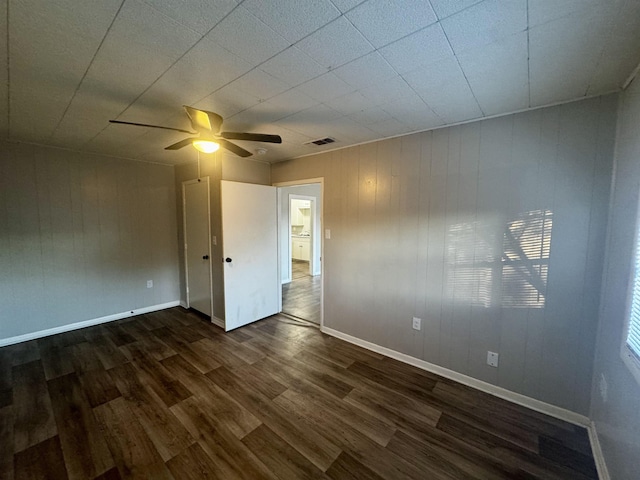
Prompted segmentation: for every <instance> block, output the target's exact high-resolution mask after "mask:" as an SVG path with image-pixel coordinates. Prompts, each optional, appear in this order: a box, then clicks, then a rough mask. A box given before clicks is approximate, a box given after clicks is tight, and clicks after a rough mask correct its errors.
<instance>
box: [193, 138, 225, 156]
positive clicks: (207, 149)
mask: <svg viewBox="0 0 640 480" xmlns="http://www.w3.org/2000/svg"><path fill="white" fill-rule="evenodd" d="M193 146H194V147H195V148H196V150H199V151H201V152H202V153H213V152H215V151H217V150H218V149H219V148H220V144H218V143H216V142H212V141H210V140H194V141H193Z"/></svg>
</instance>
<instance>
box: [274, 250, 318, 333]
mask: <svg viewBox="0 0 640 480" xmlns="http://www.w3.org/2000/svg"><path fill="white" fill-rule="evenodd" d="M291 278H292V280H291V283H287V284H284V285H283V286H282V311H283V312H284V313H286V314H288V315H293V316H294V317H298V318H302V319H304V320H307V321H309V322H313V323H317V324H320V286H321V282H322V280H321V278H322V277H321V276H320V275H316V276H315V277H312V276H311V275H309V262H305V261H301V260H293V262H292V265H291Z"/></svg>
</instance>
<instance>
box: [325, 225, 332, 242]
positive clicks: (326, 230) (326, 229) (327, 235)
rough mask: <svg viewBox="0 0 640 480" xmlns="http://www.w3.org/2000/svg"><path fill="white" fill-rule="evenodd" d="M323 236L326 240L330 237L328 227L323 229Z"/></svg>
mask: <svg viewBox="0 0 640 480" xmlns="http://www.w3.org/2000/svg"><path fill="white" fill-rule="evenodd" d="M324 238H326V239H327V240H329V239H330V238H331V230H329V229H328V228H325V229H324Z"/></svg>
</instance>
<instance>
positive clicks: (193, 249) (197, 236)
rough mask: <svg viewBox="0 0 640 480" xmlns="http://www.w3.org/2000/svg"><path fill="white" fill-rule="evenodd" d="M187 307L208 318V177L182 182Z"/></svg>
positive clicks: (209, 251)
mask: <svg viewBox="0 0 640 480" xmlns="http://www.w3.org/2000/svg"><path fill="white" fill-rule="evenodd" d="M182 205H183V212H184V256H185V265H186V272H185V273H186V279H187V306H188V307H190V308H193V309H195V310H198V311H199V312H202V313H204V314H205V315H209V316H210V317H211V314H212V311H213V307H212V303H213V295H212V289H211V236H210V235H211V234H210V232H211V228H210V226H209V225H210V222H211V215H210V213H209V212H210V208H209V177H204V178H199V179H197V180H189V181H186V182H182Z"/></svg>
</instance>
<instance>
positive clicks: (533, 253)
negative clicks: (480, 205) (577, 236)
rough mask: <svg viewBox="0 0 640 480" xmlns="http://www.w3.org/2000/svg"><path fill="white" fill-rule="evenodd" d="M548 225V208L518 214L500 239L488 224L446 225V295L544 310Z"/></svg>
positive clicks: (486, 304) (485, 303) (550, 220)
mask: <svg viewBox="0 0 640 480" xmlns="http://www.w3.org/2000/svg"><path fill="white" fill-rule="evenodd" d="M552 228H553V213H552V212H551V211H550V210H531V211H528V212H524V213H521V214H519V215H518V216H517V217H516V218H514V219H512V220H509V221H508V222H507V224H506V226H505V227H504V229H503V234H502V236H501V237H500V236H499V235H496V233H495V232H499V231H500V229H499V228H495V225H491V224H490V223H489V222H477V221H475V222H468V223H457V224H454V225H450V226H449V228H448V232H447V251H446V263H445V269H446V279H445V288H446V293H447V295H446V296H447V297H449V298H453V299H454V301H455V302H456V303H468V304H470V305H471V306H481V307H486V308H490V307H492V306H502V307H506V308H544V305H545V297H546V289H547V275H548V272H549V255H550V253H551V231H552Z"/></svg>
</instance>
